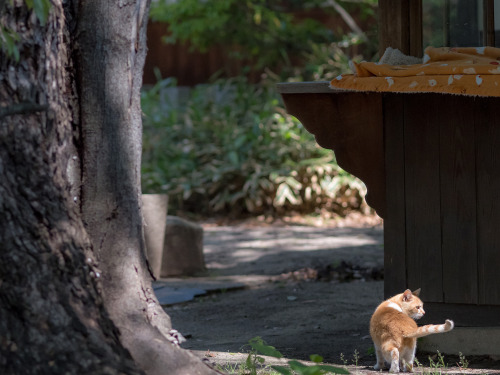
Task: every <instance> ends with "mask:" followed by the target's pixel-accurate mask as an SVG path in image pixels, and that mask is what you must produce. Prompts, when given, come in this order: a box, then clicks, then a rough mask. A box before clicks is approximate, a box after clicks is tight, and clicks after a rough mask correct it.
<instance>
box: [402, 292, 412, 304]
mask: <svg viewBox="0 0 500 375" xmlns="http://www.w3.org/2000/svg"><path fill="white" fill-rule="evenodd" d="M412 297H413V294H412V293H411V290H410V289H406V290H405V292H404V293H403V302H408V301H409V300H411V298H412Z"/></svg>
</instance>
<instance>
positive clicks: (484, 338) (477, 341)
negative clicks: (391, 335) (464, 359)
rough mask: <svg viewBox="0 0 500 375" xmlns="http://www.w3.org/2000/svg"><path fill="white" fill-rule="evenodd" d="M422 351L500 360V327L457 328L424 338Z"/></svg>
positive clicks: (420, 342) (421, 346)
mask: <svg viewBox="0 0 500 375" xmlns="http://www.w3.org/2000/svg"><path fill="white" fill-rule="evenodd" d="M418 347H419V349H420V350H424V351H428V352H433V353H435V352H436V350H439V351H440V352H441V353H444V354H458V353H462V354H464V355H489V356H491V357H498V359H500V327H482V328H476V327H455V328H454V329H453V331H450V332H447V333H444V334H438V335H431V336H427V337H423V338H422V340H421V341H419V344H418Z"/></svg>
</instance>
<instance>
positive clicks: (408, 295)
mask: <svg viewBox="0 0 500 375" xmlns="http://www.w3.org/2000/svg"><path fill="white" fill-rule="evenodd" d="M419 294H420V289H417V290H415V291H414V292H412V291H411V290H410V289H406V290H405V292H404V293H403V294H402V295H401V308H402V309H403V312H404V313H405V314H406V315H408V316H409V317H410V318H413V319H415V320H417V319H420V318H421V317H423V316H424V314H425V311H424V303H423V302H422V300H421V299H420V298H418V296H419Z"/></svg>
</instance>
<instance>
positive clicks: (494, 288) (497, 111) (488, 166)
mask: <svg viewBox="0 0 500 375" xmlns="http://www.w3.org/2000/svg"><path fill="white" fill-rule="evenodd" d="M475 106H476V111H475V120H476V169H477V182H476V184H477V213H478V215H477V224H478V225H477V231H478V259H479V267H478V272H479V302H480V303H483V304H500V281H499V280H500V279H499V275H500V229H499V227H500V200H499V195H500V103H499V101H498V99H494V98H482V99H479V100H478V101H477V102H476V104H475Z"/></svg>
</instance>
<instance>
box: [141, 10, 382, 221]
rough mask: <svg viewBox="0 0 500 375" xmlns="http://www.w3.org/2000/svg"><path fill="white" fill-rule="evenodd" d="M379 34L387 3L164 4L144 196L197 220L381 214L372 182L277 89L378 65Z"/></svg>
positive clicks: (149, 94)
mask: <svg viewBox="0 0 500 375" xmlns="http://www.w3.org/2000/svg"><path fill="white" fill-rule="evenodd" d="M376 28H377V1H376V0H345V1H341V0H283V1H278V0H183V1H174V0H157V1H153V3H152V9H151V19H150V23H149V26H148V49H149V51H148V57H147V61H146V66H145V69H144V89H143V93H142V105H143V112H144V139H143V170H142V189H143V192H144V193H155V194H167V195H168V197H169V207H168V212H169V214H171V215H177V216H183V217H188V218H190V219H194V220H210V219H213V220H220V221H223V222H226V221H231V220H240V219H248V218H257V219H258V220H260V221H265V222H274V221H275V220H285V221H286V220H292V221H293V220H295V219H297V218H300V220H306V221H307V220H310V221H314V222H318V221H319V222H323V221H325V220H326V221H328V220H337V219H340V218H343V217H345V216H347V215H349V214H351V213H353V212H356V213H359V214H361V215H373V212H372V211H371V209H370V208H369V207H368V206H367V205H366V203H365V201H364V195H365V193H366V188H365V186H364V185H363V183H362V182H361V181H360V180H358V179H357V178H355V177H353V176H351V175H350V174H348V173H347V172H345V171H344V170H342V169H341V168H340V167H339V166H338V165H337V163H336V161H335V155H334V153H333V152H332V151H330V150H325V149H322V148H320V147H319V146H318V145H317V144H316V142H315V140H314V137H313V136H312V135H311V134H309V133H307V131H306V130H305V129H304V128H303V126H302V125H301V124H300V123H299V122H298V120H297V119H296V118H294V117H292V116H289V115H288V114H287V113H286V110H285V108H284V106H283V103H282V101H281V98H280V96H279V94H278V93H277V92H276V89H275V84H276V83H277V82H299V81H329V80H331V79H333V78H334V77H336V76H337V75H339V74H342V73H345V72H349V67H348V62H349V60H377V59H378V57H379V56H378V54H377V51H378V44H377V29H376Z"/></svg>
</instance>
